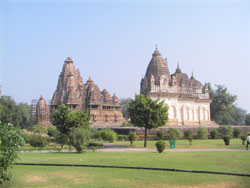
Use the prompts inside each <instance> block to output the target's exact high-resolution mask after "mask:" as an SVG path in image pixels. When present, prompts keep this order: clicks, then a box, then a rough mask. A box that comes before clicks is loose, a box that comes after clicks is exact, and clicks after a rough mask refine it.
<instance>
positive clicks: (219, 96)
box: [209, 84, 237, 125]
mask: <svg viewBox="0 0 250 188" xmlns="http://www.w3.org/2000/svg"><path fill="white" fill-rule="evenodd" d="M216 87H217V89H216V90H215V91H214V90H213V89H212V87H211V85H210V84H209V94H210V98H211V99H212V103H211V105H210V109H211V119H212V120H213V121H216V122H217V123H219V124H220V125H229V124H233V123H234V118H233V116H232V114H233V111H235V106H234V102H235V101H236V99H237V96H235V95H231V94H230V93H229V92H228V91H227V88H226V87H225V86H221V85H216Z"/></svg>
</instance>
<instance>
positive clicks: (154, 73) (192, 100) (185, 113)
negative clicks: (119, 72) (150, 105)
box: [140, 48, 211, 126]
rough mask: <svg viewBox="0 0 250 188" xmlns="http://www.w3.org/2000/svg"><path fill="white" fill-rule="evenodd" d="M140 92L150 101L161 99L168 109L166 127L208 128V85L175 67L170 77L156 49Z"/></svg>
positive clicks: (209, 120) (163, 60)
mask: <svg viewBox="0 0 250 188" xmlns="http://www.w3.org/2000/svg"><path fill="white" fill-rule="evenodd" d="M140 92H141V93H142V94H144V95H147V96H150V97H151V98H152V99H154V100H156V99H159V100H160V101H162V100H164V101H165V104H166V105H167V106H168V109H169V110H168V114H169V121H168V125H180V126H183V125H189V126H192V125H211V119H210V103H211V99H210V98H209V93H208V85H207V84H205V85H202V84H201V83H200V82H199V81H198V80H196V79H195V78H194V76H193V74H192V76H191V77H190V78H189V77H188V75H187V74H185V73H182V71H181V69H180V67H179V64H178V67H177V69H176V71H175V73H173V74H170V72H169V69H168V62H167V59H163V57H162V55H161V53H160V52H159V50H158V49H157V48H156V50H155V51H154V53H153V55H152V59H151V61H150V63H149V65H148V67H147V71H146V74H145V77H144V78H142V80H141V87H140Z"/></svg>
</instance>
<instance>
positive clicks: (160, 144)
mask: <svg viewBox="0 0 250 188" xmlns="http://www.w3.org/2000/svg"><path fill="white" fill-rule="evenodd" d="M155 146H156V148H157V151H158V152H159V153H162V152H163V151H164V149H165V148H166V143H165V142H164V141H163V140H159V141H158V142H156V143H155Z"/></svg>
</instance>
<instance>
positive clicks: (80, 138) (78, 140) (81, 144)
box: [70, 127, 91, 153]
mask: <svg viewBox="0 0 250 188" xmlns="http://www.w3.org/2000/svg"><path fill="white" fill-rule="evenodd" d="M90 135H91V131H90V130H89V129H88V128H84V127H77V128H73V129H72V131H71V132H70V142H71V144H72V146H74V148H75V149H76V151H77V153H82V152H83V150H84V149H85V148H87V146H88V141H89V139H90Z"/></svg>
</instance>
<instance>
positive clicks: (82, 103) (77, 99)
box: [36, 57, 124, 125]
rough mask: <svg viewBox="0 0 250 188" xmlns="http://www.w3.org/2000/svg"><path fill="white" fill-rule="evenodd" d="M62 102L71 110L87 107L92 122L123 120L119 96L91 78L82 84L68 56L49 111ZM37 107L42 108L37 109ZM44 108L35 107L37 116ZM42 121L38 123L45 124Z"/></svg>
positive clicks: (77, 71) (78, 72)
mask: <svg viewBox="0 0 250 188" xmlns="http://www.w3.org/2000/svg"><path fill="white" fill-rule="evenodd" d="M39 102H40V100H39ZM62 104H65V105H67V106H68V107H69V108H70V109H71V110H86V109H89V113H90V115H91V122H92V123H93V124H106V123H108V124H118V123H122V122H123V121H124V118H123V116H122V112H121V106H120V100H119V98H118V97H117V96H116V95H115V94H114V95H113V96H111V95H110V94H109V92H108V91H107V90H106V89H104V90H103V91H101V90H100V89H99V87H98V86H97V85H96V84H95V83H94V81H93V80H92V79H91V78H89V79H88V81H87V82H86V83H85V84H84V82H83V79H82V77H81V75H80V71H79V70H76V69H75V65H74V62H73V60H72V59H71V58H70V57H68V58H67V59H66V60H65V62H64V65H63V69H62V72H61V74H60V75H59V79H58V84H57V89H56V91H55V92H54V94H53V97H52V100H51V103H50V111H51V112H54V110H56V109H57V108H58V107H59V106H60V105H62ZM42 108H43V109H42ZM39 109H42V110H40V111H39ZM44 109H48V106H47V105H43V107H41V108H36V111H37V118H38V117H40V115H39V114H40V112H42V111H45V110H44ZM43 118H44V120H43V121H44V122H47V121H48V119H46V118H47V116H46V117H45V116H43ZM43 121H40V122H38V123H39V124H40V125H45V124H44V123H43Z"/></svg>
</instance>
